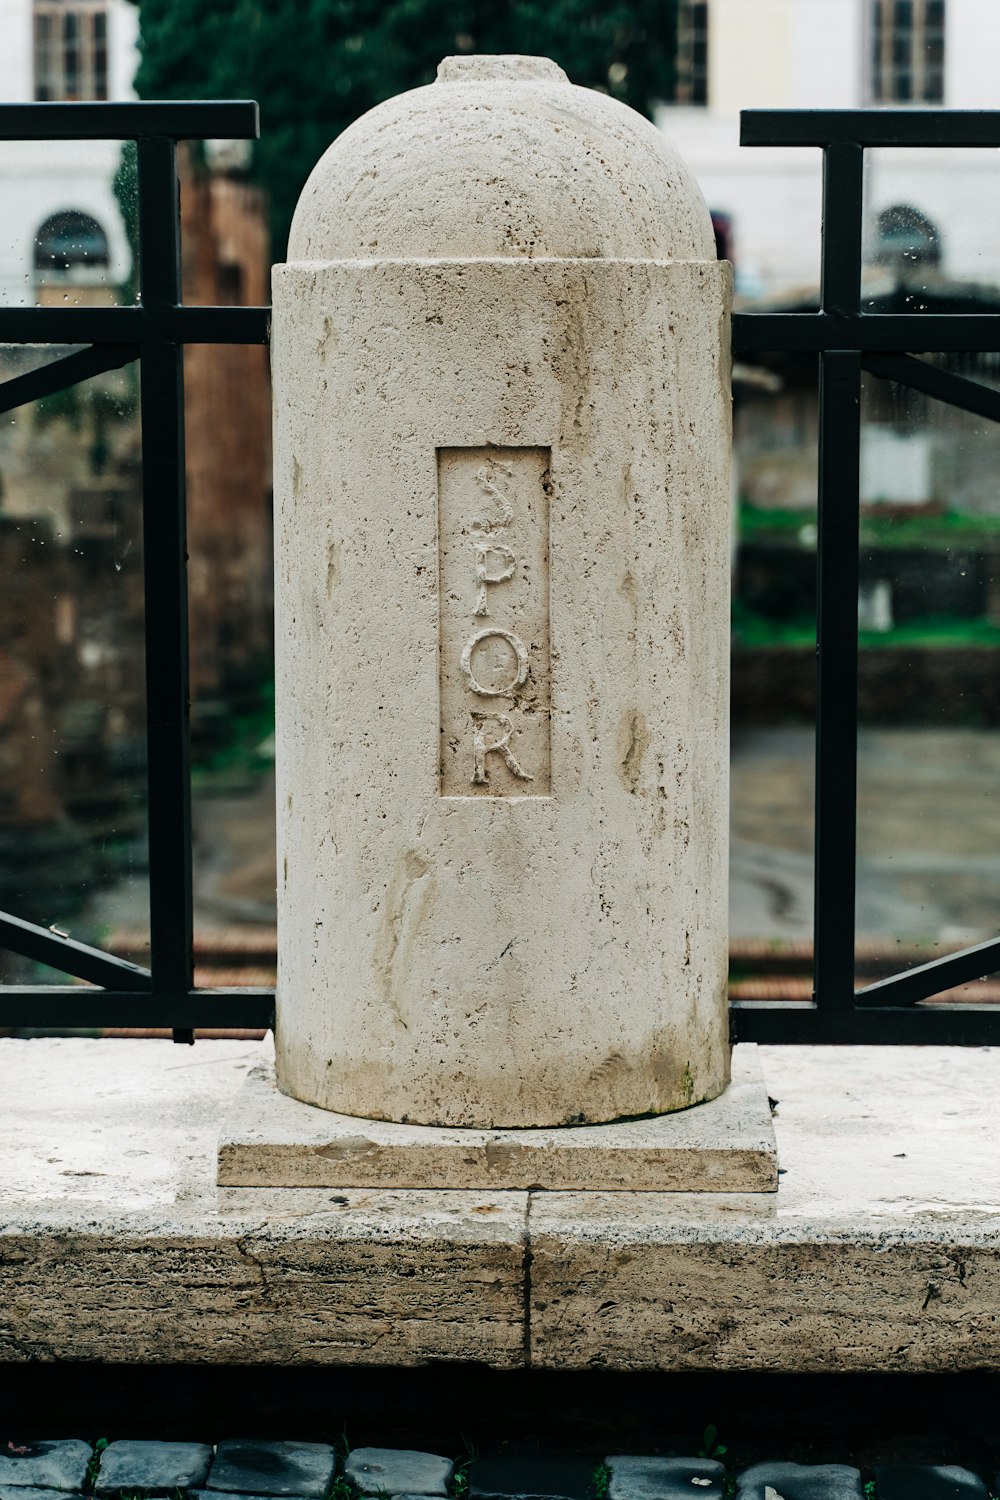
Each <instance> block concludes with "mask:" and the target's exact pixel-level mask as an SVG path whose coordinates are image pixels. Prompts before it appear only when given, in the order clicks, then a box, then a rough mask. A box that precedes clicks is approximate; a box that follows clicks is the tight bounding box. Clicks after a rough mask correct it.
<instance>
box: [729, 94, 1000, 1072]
mask: <svg viewBox="0 0 1000 1500" xmlns="http://www.w3.org/2000/svg"><path fill="white" fill-rule="evenodd" d="M741 126H742V129H741V144H742V145H744V146H813V147H815V146H819V147H821V148H822V151H823V218H822V256H821V275H820V306H819V310H818V311H816V312H781V313H742V314H738V315H737V316H736V317H735V318H734V320H733V351H734V353H735V354H737V355H752V354H757V353H763V352H765V351H767V352H772V353H774V352H779V351H788V352H794V353H798V354H802V353H804V352H805V353H808V352H812V351H815V352H816V354H817V355H818V359H819V476H818V479H819V483H818V517H817V521H818V533H819V534H818V540H817V600H816V856H815V867H816V869H815V905H814V927H813V933H814V949H813V965H814V967H813V999H812V1000H811V1001H806V1002H789V1001H775V1002H769V1001H734V1002H733V1004H732V1010H731V1015H732V1031H733V1036H734V1038H735V1039H737V1040H740V1041H761V1042H809V1041H814V1042H880V1043H884V1042H900V1043H908V1042H909V1043H912V1042H947V1043H956V1042H961V1043H970V1044H984V1043H987V1042H1000V1006H998V1005H988V1004H952V1003H949V1004H947V1005H938V1006H934V1007H925V1008H923V1009H915V1008H914V1007H916V1006H917V1005H918V1003H919V1002H920V1001H922V1000H926V999H929V998H930V997H931V996H933V995H937V994H940V993H941V991H942V990H945V989H949V988H952V987H954V986H957V985H962V984H966V983H968V982H969V981H970V980H974V979H979V978H982V977H985V976H986V975H987V974H991V973H995V972H996V971H997V970H998V969H1000V937H998V938H994V939H992V940H991V941H989V942H986V943H980V944H977V945H976V946H975V947H972V948H966V949H964V950H962V951H961V952H959V953H954V954H951V955H949V956H948V957H945V958H939V959H935V960H934V961H933V962H931V963H925V964H921V965H919V966H917V967H914V968H911V969H908V970H907V971H906V972H905V973H902V974H895V975H893V976H892V977H891V978H888V979H880V980H879V981H878V982H877V983H874V984H868V985H865V986H864V987H863V988H860V989H855V957H854V955H855V931H854V928H855V873H856V871H855V867H856V855H857V735H858V555H859V523H860V498H859V496H860V432H861V373H862V370H864V371H867V372H868V373H869V374H872V375H876V376H879V377H881V378H884V379H888V380H893V381H896V382H898V383H899V384H901V385H904V386H909V387H911V388H913V389H915V390H919V391H923V392H925V393H926V394H928V395H930V396H933V397H936V398H937V399H939V400H941V401H946V402H948V403H949V404H951V405H953V406H959V407H962V408H963V409H964V410H966V411H973V412H976V413H978V414H979V415H981V416H985V417H989V418H992V419H993V420H1000V394H998V393H997V392H996V391H995V390H991V389H989V388H988V387H986V386H982V385H978V384H977V383H976V382H975V381H972V380H967V379H964V378H963V377H961V376H958V375H955V374H953V373H951V372H949V371H947V370H943V369H941V368H939V367H938V366H934V365H929V364H927V363H925V362H924V361H922V360H918V359H915V358H913V355H914V353H931V352H934V353H957V352H962V353H965V352H977V353H978V352H994V351H997V350H1000V314H996V313H931V314H925V313H910V312H898V313H865V312H862V311H861V266H862V233H863V192H864V152H865V149H866V148H867V147H880V146H921V147H948V146H951V147H955V146H973V147H984V148H989V147H994V148H996V147H1000V112H997V111H978V110H977V111H966V110H894V109H890V110H883V109H880V110H747V111H745V112H744V113H743V115H742V120H741ZM903 351H905V352H903Z"/></svg>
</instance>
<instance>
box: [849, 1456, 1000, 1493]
mask: <svg viewBox="0 0 1000 1500" xmlns="http://www.w3.org/2000/svg"><path fill="white" fill-rule="evenodd" d="M875 1482H876V1484H877V1486H878V1497H879V1500H987V1497H988V1494H989V1492H988V1490H987V1488H986V1486H985V1484H984V1483H983V1481H982V1480H981V1479H980V1478H979V1476H978V1474H973V1473H972V1471H971V1469H962V1468H958V1467H957V1466H956V1465H954V1464H935V1465H930V1464H880V1465H878V1466H877V1467H876V1469H875Z"/></svg>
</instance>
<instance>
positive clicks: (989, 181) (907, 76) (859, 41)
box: [658, 0, 1000, 297]
mask: <svg viewBox="0 0 1000 1500" xmlns="http://www.w3.org/2000/svg"><path fill="white" fill-rule="evenodd" d="M680 24H681V47H680V61H681V70H680V86H679V90H678V95H679V98H681V99H683V100H684V101H685V102H683V103H679V104H675V105H671V106H665V107H663V108H662V109H661V110H660V112H659V115H658V123H659V124H660V125H661V126H662V127H663V129H664V130H665V131H666V132H667V133H668V134H669V135H670V137H671V139H672V140H673V141H674V142H675V144H676V145H677V147H678V148H679V150H680V151H681V153H682V154H683V155H684V156H685V157H686V159H687V161H688V162H689V163H690V165H691V166H692V168H693V170H694V172H695V174H696V176H697V177H698V180H699V182H700V183H701V186H702V190H703V191H704V193H705V196H706V198H707V199H708V202H709V206H710V207H711V208H712V209H713V211H715V212H718V213H722V214H726V215H728V216H729V217H730V219H731V222H732V235H733V252H734V258H735V261H736V266H737V275H738V281H737V288H738V290H741V291H742V292H744V294H746V295H751V296H752V295H764V296H768V297H773V296H779V297H780V296H784V295H788V294H794V293H796V292H800V291H804V290H808V289H810V288H814V287H815V286H816V285H817V283H818V279H819V226H820V152H819V151H818V150H816V149H814V148H809V147H800V148H789V149H767V148H762V147H753V148H749V147H745V148H741V147H740V145H739V112H740V110H741V109H748V108H768V109H813V108H829V109H838V108H839V109H843V108H855V109H856V108H862V107H866V106H869V105H892V106H896V107H900V106H907V105H913V106H921V105H922V106H924V107H939V106H942V105H943V106H945V107H946V108H954V109H996V108H1000V0H682V4H681V18H680ZM866 154H867V155H868V156H869V157H870V160H869V161H868V164H867V171H866V220H867V225H866V230H867V235H868V249H869V256H870V258H874V257H875V255H876V253H877V241H878V239H879V229H878V215H879V214H880V213H884V212H885V211H886V210H890V209H899V208H903V209H909V210H913V211H915V215H916V216H919V217H914V218H912V219H911V220H909V222H910V223H911V224H919V223H920V218H922V219H923V220H927V221H929V222H930V226H931V227H932V228H933V229H934V230H936V231H937V234H938V241H937V243H938V248H939V251H940V269H941V272H942V273H943V274H944V275H946V276H948V277H950V278H955V279H962V280H971V281H976V282H990V283H997V282H1000V164H998V160H1000V159H998V154H997V152H995V151H986V150H968V151H944V150H938V151H927V150H924V151H913V150H911V151H881V152H871V153H866ZM883 225H884V221H883ZM925 227H926V226H925Z"/></svg>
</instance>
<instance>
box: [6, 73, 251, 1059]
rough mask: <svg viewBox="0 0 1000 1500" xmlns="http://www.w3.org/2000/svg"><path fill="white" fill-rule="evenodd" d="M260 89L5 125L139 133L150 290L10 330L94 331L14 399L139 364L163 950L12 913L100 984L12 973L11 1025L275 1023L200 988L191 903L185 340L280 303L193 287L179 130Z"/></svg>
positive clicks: (237, 994)
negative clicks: (186, 256)
mask: <svg viewBox="0 0 1000 1500" xmlns="http://www.w3.org/2000/svg"><path fill="white" fill-rule="evenodd" d="M257 134H258V114H257V106H256V104H254V103H252V102H249V101H239V102H233V103H208V104H201V103H162V104H161V103H140V104H3V105H0V140H5V141H9V140H19V141H37V140H47V141H48V140H63V141H83V140H90V141H93V140H116V141H135V142H136V156H137V173H138V247H137V248H138V263H139V264H138V271H139V300H138V302H137V304H136V305H134V306H129V307H124V306H123V307H80V308H77V307H68V308H61V307H55V308H53V307H0V344H57V345H67V344H86V345H88V347H87V348H86V349H84V350H82V351H81V352H79V353H76V354H70V355H67V356H66V357H65V358H62V359H57V360H55V361H53V362H52V363H51V364H49V365H46V366H45V367H44V368H43V369H41V370H35V371H32V372H30V373H28V374H25V375H20V376H15V377H13V378H11V379H9V380H7V381H5V382H4V383H3V384H2V385H0V412H9V411H13V410H15V408H17V407H19V406H23V405H25V404H26V403H28V402H29V401H36V400H38V399H39V398H40V397H43V396H50V395H52V394H54V393H55V392H56V391H60V390H63V389H65V388H66V387H68V386H70V385H74V384H76V383H77V382H78V381H81V380H86V379H88V378H89V377H90V376H92V375H96V374H98V373H100V372H101V371H104V370H112V369H116V368H119V367H121V366H122V365H126V364H130V363H132V362H133V361H135V362H137V363H138V367H139V390H140V397H139V404H140V419H141V426H142V518H143V537H144V547H143V555H144V589H145V615H146V640H145V647H146V749H147V766H148V770H147V776H148V788H149V904H150V966H149V968H148V969H144V968H140V967H139V966H138V965H136V964H132V963H128V962H126V961H125V960H124V959H121V958H116V957H114V956H113V955H112V954H110V953H103V952H101V951H99V950H98V949H95V948H90V947H87V946H86V945H85V944H83V943H77V942H74V941H73V940H72V939H71V938H68V937H63V936H60V935H59V934H57V933H55V932H52V931H50V930H48V929H46V928H44V927H38V926H35V925H33V924H32V923H30V922H23V921H21V920H19V919H18V918H16V917H11V916H6V915H0V947H3V948H5V949H6V950H7V951H8V952H12V953H17V954H20V955H21V956H22V957H25V958H29V959H32V960H34V961H35V962H37V963H42V964H47V965H49V966H50V967H51V968H53V969H55V970H57V971H58V972H60V973H64V974H68V975H71V976H72V977H74V978H76V979H81V980H86V981H89V983H90V984H91V985H95V986H100V988H92V989H87V988H82V987H76V986H67V985H57V986H49V985H34V986H26V987H23V988H15V987H13V986H5V987H3V988H0V1026H9V1027H29V1028H48V1027H52V1028H57V1029H58V1028H63V1027H73V1028H77V1027H79V1028H83V1029H90V1028H95V1029H102V1028H106V1027H129V1026H141V1027H167V1028H170V1029H171V1030H172V1031H173V1034H174V1038H175V1040H177V1041H190V1040H193V1030H194V1028H195V1027H196V1026H202V1027H236V1028H243V1027H267V1026H270V1025H272V1024H273V1018H274V992H273V991H272V990H250V989H243V990H231V989H230V990H222V989H217V990H195V989H194V987H193V974H194V961H193V932H192V917H191V811H190V767H189V763H188V739H189V735H188V639H187V629H188V625H187V621H188V607H187V568H186V505H185V489H184V391H183V346H184V345H185V344H196V343H200V344H266V343H267V339H268V320H269V309H268V308H266V307H185V306H183V304H182V300H181V259H180V198H179V185H178V178H177V142H178V141H180V140H192V139H193V140H205V139H220V138H222V139H230V140H246V139H252V138H255V137H256V136H257Z"/></svg>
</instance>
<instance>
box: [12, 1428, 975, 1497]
mask: <svg viewBox="0 0 1000 1500" xmlns="http://www.w3.org/2000/svg"><path fill="white" fill-rule="evenodd" d="M710 1446H712V1447H715V1445H714V1442H713V1443H712V1444H711V1445H710ZM715 1451H716V1453H717V1455H718V1456H716V1457H712V1458H708V1457H704V1456H694V1457H685V1456H683V1455H681V1456H673V1457H659V1456H656V1457H654V1456H644V1455H641V1454H611V1455H608V1456H607V1457H605V1458H603V1459H601V1458H593V1457H580V1456H575V1455H574V1456H568V1457H567V1456H561V1455H556V1454H552V1455H545V1454H534V1455H531V1456H522V1457H518V1456H513V1455H511V1456H500V1457H485V1458H475V1457H472V1456H468V1457H466V1458H465V1459H458V1460H455V1459H451V1458H446V1457H443V1456H441V1455H438V1454H434V1453H421V1452H417V1451H414V1450H413V1449H405V1448H354V1449H352V1450H347V1449H346V1447H345V1446H344V1445H342V1444H337V1445H334V1444H328V1443H301V1442H269V1441H265V1440H247V1439H238V1440H229V1441H223V1442H219V1443H218V1444H217V1445H215V1446H214V1447H213V1446H211V1445H210V1444H207V1443H194V1442H192V1443H183V1442H153V1441H150V1442H140V1441H135V1440H133V1439H125V1440H121V1441H115V1442H111V1443H106V1442H104V1441H103V1440H102V1441H101V1442H98V1443H97V1444H95V1445H93V1446H92V1445H91V1444H90V1443H87V1442H83V1441H81V1440H80V1439H60V1440H55V1441H51V1442H31V1443H19V1442H18V1441H17V1440H16V1439H11V1440H8V1441H6V1442H0V1500H66V1497H67V1496H78V1497H82V1496H97V1497H114V1500H146V1497H149V1496H156V1495H160V1496H165V1497H167V1500H223V1497H225V1496H243V1497H247V1500H277V1497H289V1500H359V1497H362V1496H381V1497H385V1500H411V1497H412V1500H418V1497H429V1500H430V1497H439V1500H444V1497H452V1500H728V1497H735V1500H988V1497H989V1496H991V1495H992V1496H996V1495H998V1494H1000V1475H995V1474H989V1475H986V1476H985V1477H984V1475H983V1474H982V1473H973V1472H972V1471H971V1470H970V1469H967V1468H962V1467H958V1466H955V1465H946V1464H921V1463H883V1464H879V1463H875V1464H873V1466H872V1467H871V1468H870V1469H865V1470H862V1469H859V1468H855V1467H853V1466H851V1465H849V1464H840V1463H824V1464H800V1463H788V1462H770V1463H754V1464H751V1465H749V1466H739V1465H737V1466H729V1465H727V1463H726V1462H725V1461H724V1459H723V1455H724V1453H725V1449H722V1448H715Z"/></svg>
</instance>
